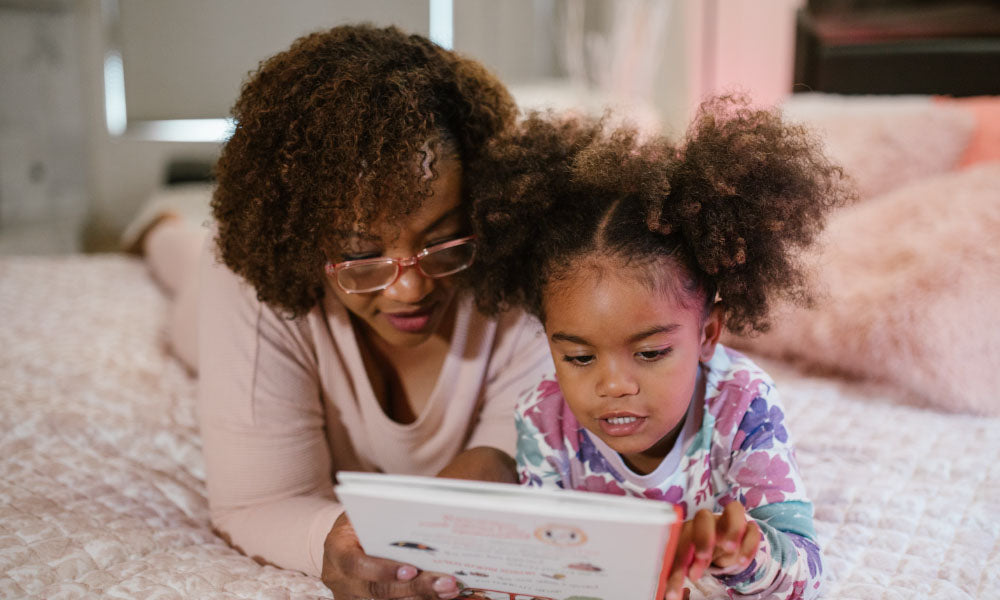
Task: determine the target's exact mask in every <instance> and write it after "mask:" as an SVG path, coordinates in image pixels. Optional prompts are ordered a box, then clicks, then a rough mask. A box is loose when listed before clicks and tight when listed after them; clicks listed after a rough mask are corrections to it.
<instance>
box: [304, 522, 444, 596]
mask: <svg viewBox="0 0 1000 600" xmlns="http://www.w3.org/2000/svg"><path fill="white" fill-rule="evenodd" d="M323 562H324V564H323V583H325V584H326V585H327V587H329V588H330V589H331V590H333V592H334V596H335V597H337V596H338V595H339V596H347V597H350V596H354V597H358V598H379V599H400V598H407V597H416V598H431V599H434V598H438V599H447V598H454V597H456V596H457V595H458V591H459V590H458V583H457V582H456V580H455V578H454V577H452V576H450V575H442V574H440V573H431V572H424V573H420V572H419V571H418V570H417V569H416V568H415V567H413V566H412V565H407V564H403V563H400V562H396V561H394V560H389V559H385V558H377V557H374V556H368V555H367V554H365V552H364V550H363V549H362V548H361V544H360V543H359V542H358V538H357V535H356V534H355V532H354V528H353V527H352V526H351V524H350V521H348V520H347V517H346V516H345V515H341V517H340V518H338V519H337V522H336V523H335V524H334V526H333V528H332V529H331V530H330V533H329V534H328V535H327V538H326V548H325V555H324V557H323Z"/></svg>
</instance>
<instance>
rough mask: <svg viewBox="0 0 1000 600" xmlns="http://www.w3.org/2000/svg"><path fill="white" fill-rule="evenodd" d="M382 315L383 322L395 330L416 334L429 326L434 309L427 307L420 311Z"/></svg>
mask: <svg viewBox="0 0 1000 600" xmlns="http://www.w3.org/2000/svg"><path fill="white" fill-rule="evenodd" d="M382 314H383V315H385V320H386V321H388V322H389V324H390V325H392V326H393V327H395V328H396V329H398V330H400V331H404V332H406V333H418V332H421V331H423V330H424V329H426V328H427V326H428V325H430V322H431V317H432V316H434V307H433V306H429V307H427V308H422V309H420V310H414V311H406V312H396V313H382Z"/></svg>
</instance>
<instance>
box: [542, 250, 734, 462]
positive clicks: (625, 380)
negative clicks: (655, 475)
mask: <svg viewBox="0 0 1000 600" xmlns="http://www.w3.org/2000/svg"><path fill="white" fill-rule="evenodd" d="M666 269H671V267H666ZM566 275H567V276H566V277H564V278H560V279H559V280H558V281H555V282H553V283H550V284H549V285H548V286H546V289H545V293H544V309H545V333H546V335H547V337H548V340H549V348H550V350H551V351H552V358H553V361H554V363H555V365H556V377H557V378H558V379H559V387H560V388H561V390H562V393H563V397H564V398H565V399H566V403H567V405H568V406H569V408H570V410H571V411H572V412H573V416H575V417H576V419H577V421H579V423H580V424H581V425H583V426H584V427H586V428H587V429H589V430H590V431H591V432H592V433H594V434H595V435H597V437H599V438H601V440H603V441H604V442H605V443H606V444H607V445H608V446H610V447H611V448H613V449H614V450H615V451H617V452H618V453H619V454H621V455H622V457H623V458H625V460H627V461H628V462H629V463H630V464H631V465H632V467H633V468H634V469H636V470H638V471H640V472H650V471H652V470H653V469H654V468H655V467H656V465H658V464H659V462H660V460H661V459H662V458H663V457H664V456H666V454H667V452H668V451H669V450H670V448H671V447H672V446H673V444H674V441H675V440H676V437H677V434H678V432H679V431H680V428H681V426H682V425H683V423H684V416H685V414H686V413H687V409H688V406H689V404H690V402H691V398H692V395H693V394H694V391H695V383H696V381H697V375H698V364H699V362H701V361H707V360H708V359H710V358H711V356H712V353H713V352H714V350H715V343H716V341H717V340H718V335H719V331H720V328H721V322H720V319H719V312H718V311H717V310H713V311H712V314H711V315H710V316H709V317H708V318H707V319H706V318H705V315H704V312H703V308H702V303H701V302H698V301H697V300H696V301H694V302H689V301H687V302H681V301H679V300H680V299H679V298H678V294H682V293H687V292H683V291H680V285H675V286H666V287H668V288H676V289H677V290H678V291H673V290H671V289H662V288H664V286H662V285H656V286H651V285H650V284H649V283H648V280H649V278H650V274H649V269H648V267H635V266H633V267H629V266H623V265H622V264H621V263H620V262H619V261H617V260H614V259H608V258H603V257H596V258H594V257H591V258H590V259H588V260H585V261H581V264H580V265H579V266H577V267H574V269H573V270H572V271H570V272H569V273H567V274H566ZM663 276H664V277H670V276H672V274H670V273H669V271H668V273H667V274H664V275H663ZM655 288H661V289H655Z"/></svg>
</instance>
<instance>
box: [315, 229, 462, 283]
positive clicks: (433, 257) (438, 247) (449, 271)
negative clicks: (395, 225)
mask: <svg viewBox="0 0 1000 600" xmlns="http://www.w3.org/2000/svg"><path fill="white" fill-rule="evenodd" d="M475 237H476V236H474V235H470V236H468V237H463V238H458V239H456V240H451V241H449V242H444V243H441V244H435V245H433V246H429V247H427V248H424V249H423V250H421V251H420V253H419V254H417V255H415V256H411V257H409V258H392V257H388V256H387V257H382V256H380V257H378V258H362V259H360V260H345V261H344V262H339V263H337V264H332V263H327V264H326V274H327V275H329V276H331V277H333V278H334V279H335V280H336V281H337V285H338V286H340V289H342V290H344V291H345V292H347V293H348V294H366V293H370V292H377V291H379V290H384V289H385V288H387V287H389V286H390V285H392V284H394V283H396V280H397V279H399V275H400V274H401V273H402V272H403V269H404V268H405V267H413V266H415V267H417V270H418V271H420V273H421V274H422V275H423V276H424V277H429V278H431V279H440V278H442V277H447V276H449V275H454V274H455V273H458V272H459V271H462V270H464V269H467V268H468V267H469V265H471V264H472V259H473V258H475V255H476V242H475V241H474V240H475Z"/></svg>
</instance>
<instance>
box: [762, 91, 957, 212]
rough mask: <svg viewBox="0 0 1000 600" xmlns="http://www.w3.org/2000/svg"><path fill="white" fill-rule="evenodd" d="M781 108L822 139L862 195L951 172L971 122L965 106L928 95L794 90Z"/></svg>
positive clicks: (874, 194)
mask: <svg viewBox="0 0 1000 600" xmlns="http://www.w3.org/2000/svg"><path fill="white" fill-rule="evenodd" d="M782 112H783V114H784V115H785V116H786V117H788V118H789V119H791V120H793V121H798V122H801V123H803V124H804V125H806V126H808V127H810V128H812V129H814V130H815V131H817V133H819V134H820V135H821V136H822V137H823V138H824V140H825V142H826V149H827V152H828V154H829V155H830V157H831V158H832V159H834V160H835V161H836V162H838V163H840V164H841V165H843V166H844V169H845V170H846V171H847V173H848V174H849V175H850V176H851V177H852V179H854V182H855V184H856V185H857V189H858V193H859V195H860V197H861V198H862V199H866V198H872V197H874V196H876V195H878V194H881V193H884V192H887V191H889V190H892V189H895V188H897V187H899V186H901V185H903V184H906V183H908V182H910V181H913V180H916V179H921V178H923V177H926V176H928V175H935V174H938V173H945V172H948V171H951V170H953V169H954V168H955V167H956V166H957V165H958V164H959V162H960V160H961V159H962V155H963V153H964V152H965V149H966V147H967V146H968V144H969V141H970V140H971V139H972V135H973V131H974V129H975V126H976V118H975V116H974V115H973V114H972V113H971V112H969V111H968V110H963V109H962V108H960V107H959V106H953V105H949V104H946V103H941V102H935V101H934V100H933V98H932V97H930V96H838V95H834V94H795V95H793V96H791V98H789V99H788V100H787V101H785V103H784V104H783V105H782Z"/></svg>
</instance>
